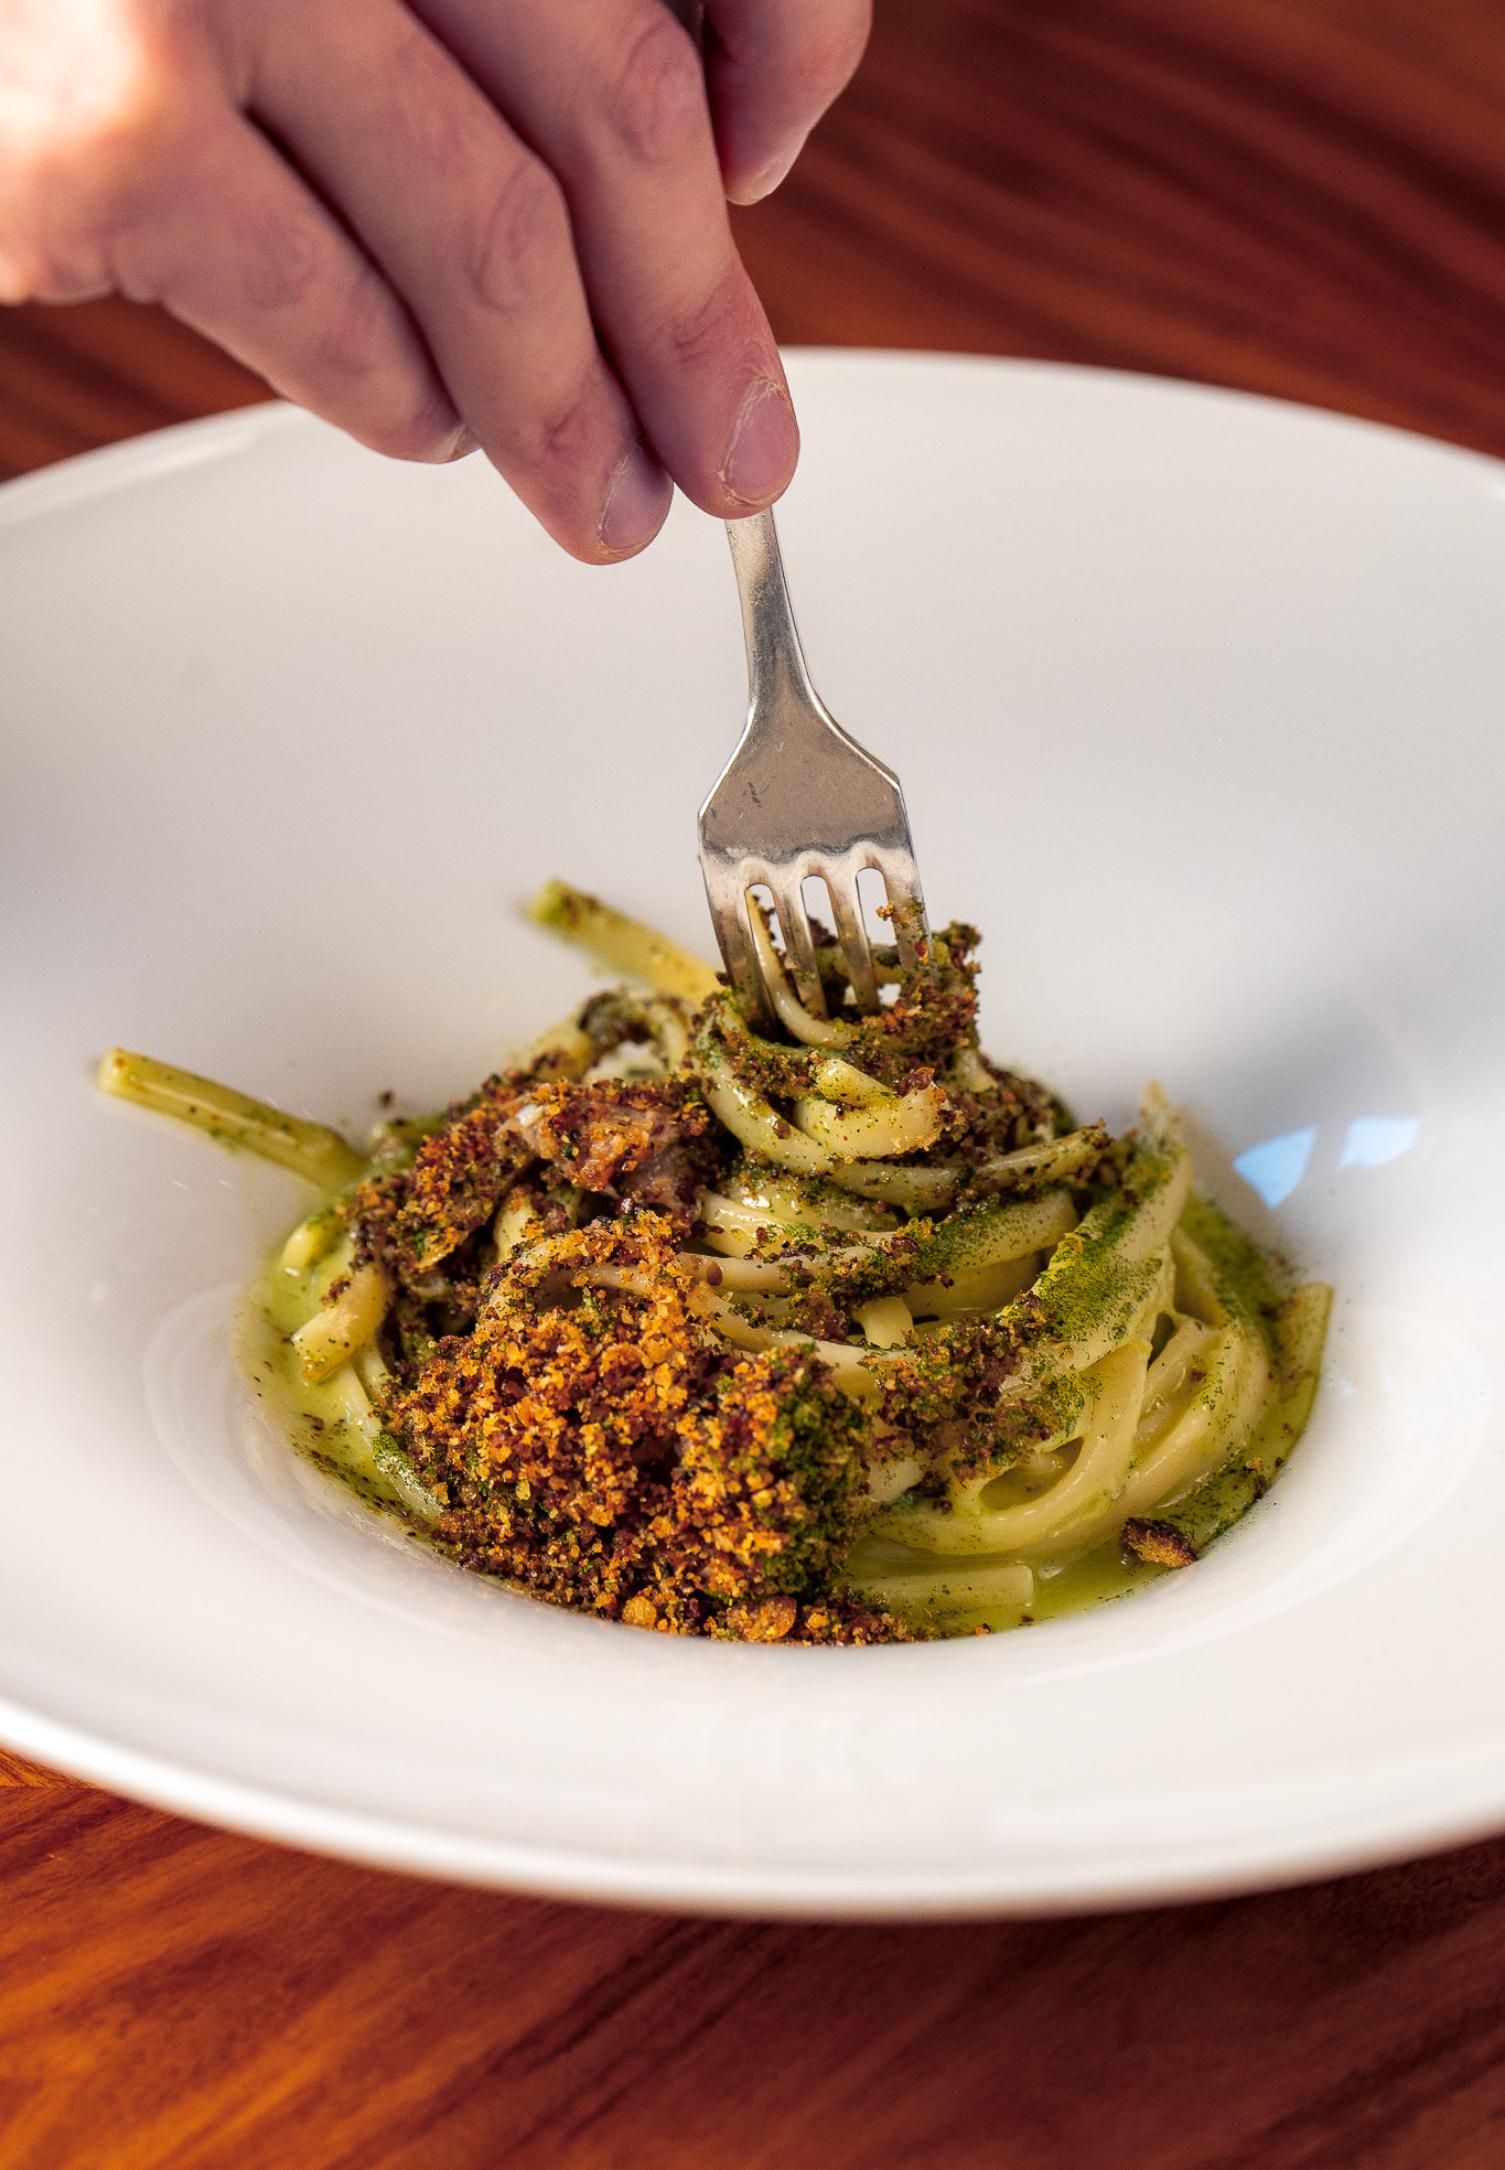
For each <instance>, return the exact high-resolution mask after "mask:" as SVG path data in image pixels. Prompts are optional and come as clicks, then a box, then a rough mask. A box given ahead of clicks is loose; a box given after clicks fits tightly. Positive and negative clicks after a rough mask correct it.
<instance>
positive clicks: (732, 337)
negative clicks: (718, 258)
mask: <svg viewBox="0 0 1505 2170" xmlns="http://www.w3.org/2000/svg"><path fill="white" fill-rule="evenodd" d="M743 287H744V275H743V273H742V272H741V269H740V267H739V266H738V265H737V264H735V263H732V264H729V265H728V266H727V268H726V270H725V271H724V272H723V273H722V274H721V276H720V277H719V278H718V279H716V280H715V281H714V283H713V284H712V286H711V288H710V290H709V292H707V293H706V294H704V295H702V296H701V298H700V299H699V300H698V301H695V302H691V303H688V304H686V305H685V306H684V307H682V308H680V309H677V310H675V311H673V312H672V313H671V314H670V316H669V317H668V319H667V320H666V322H665V324H664V327H663V343H664V346H665V347H666V349H667V350H668V354H669V357H670V359H671V361H672V362H673V363H674V364H675V365H676V366H677V367H678V368H680V369H682V370H684V371H686V372H687V373H690V374H695V373H697V372H699V371H702V370H704V369H705V368H707V367H708V366H709V365H711V364H714V363H717V362H724V361H726V360H727V359H728V357H730V356H732V355H734V354H737V353H740V352H741V351H742V350H743V349H744V348H746V347H749V346H751V345H752V344H754V343H755V342H754V341H753V339H752V337H751V326H750V324H749V321H748V315H749V312H748V309H747V306H746V297H745V295H744V292H743Z"/></svg>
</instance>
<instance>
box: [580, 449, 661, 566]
mask: <svg viewBox="0 0 1505 2170" xmlns="http://www.w3.org/2000/svg"><path fill="white" fill-rule="evenodd" d="M668 501H669V491H668V479H667V477H666V476H665V474H664V471H663V469H662V468H661V467H660V466H659V464H658V462H657V460H655V459H654V457H653V455H652V454H651V453H650V452H649V451H648V450H647V449H646V447H645V446H643V445H632V446H630V447H629V449H628V450H627V451H626V452H624V453H623V454H622V457H621V458H620V459H619V460H618V462H617V464H616V466H615V467H614V468H613V469H612V475H611V481H610V482H609V483H608V484H607V487H606V502H605V504H604V505H603V506H602V507H601V524H600V527H599V528H598V529H597V533H598V534H599V536H600V538H601V547H602V548H603V549H604V550H609V551H611V552H612V554H613V556H615V557H623V556H625V555H626V554H627V552H628V551H630V550H641V549H642V547H643V545H644V543H646V542H651V541H652V539H653V537H654V536H655V535H656V534H657V533H658V531H659V529H660V528H661V527H662V526H663V524H664V514H665V512H666V511H667V510H668Z"/></svg>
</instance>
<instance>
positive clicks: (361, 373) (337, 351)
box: [299, 265, 393, 383]
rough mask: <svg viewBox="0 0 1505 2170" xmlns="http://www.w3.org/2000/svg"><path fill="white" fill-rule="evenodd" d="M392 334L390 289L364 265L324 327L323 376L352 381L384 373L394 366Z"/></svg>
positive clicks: (320, 360) (320, 359) (320, 352)
mask: <svg viewBox="0 0 1505 2170" xmlns="http://www.w3.org/2000/svg"><path fill="white" fill-rule="evenodd" d="M299 283H300V284H302V283H303V282H301V281H300V282H299ZM392 334H393V324H392V304H391V301H390V298H389V296H388V293H387V290H386V288H385V287H384V286H383V284H382V282H381V280H380V278H379V277H378V276H377V274H376V273H375V272H374V271H372V270H369V269H368V268H367V267H366V266H365V265H362V266H361V267H360V269H359V270H358V271H357V272H356V274H355V276H354V277H353V278H352V279H351V280H350V282H349V284H348V285H347V287H346V288H345V291H344V293H343V294H342V295H341V296H340V298H339V300H338V301H337V302H336V303H334V304H333V306H332V307H331V308H330V310H329V313H328V315H327V317H326V319H325V322H324V324H323V326H322V327H321V331H320V336H319V340H318V355H317V361H318V366H319V373H320V375H321V376H327V377H333V378H336V379H346V380H349V381H350V382H352V383H355V382H360V381H362V380H365V379H369V378H372V377H376V376H378V375H380V373H381V372H382V370H383V369H385V368H388V367H390V365H391V361H392V345H393V338H392Z"/></svg>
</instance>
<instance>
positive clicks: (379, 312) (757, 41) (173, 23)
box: [0, 0, 869, 563]
mask: <svg viewBox="0 0 1505 2170" xmlns="http://www.w3.org/2000/svg"><path fill="white" fill-rule="evenodd" d="M706 15H707V20H708V36H707V61H706V64H705V65H704V66H702V61H701V57H700V54H699V52H698V51H697V49H696V47H695V45H694V43H693V42H692V40H691V39H690V37H689V36H688V35H687V34H686V32H685V30H684V29H683V28H682V26H681V25H680V23H679V22H678V21H676V19H675V18H674V16H673V15H672V14H671V12H670V10H669V8H668V7H667V6H666V5H664V4H663V0H409V4H404V0H0V300H3V301H24V300H40V301H72V300H81V299H84V298H85V297H88V296H92V295H96V294H100V293H107V292H111V291H118V292H120V293H123V294H127V295H129V296H131V297H132V298H134V299H136V300H142V301H157V302H161V303H163V304H164V305H165V306H166V307H167V308H168V309H170V310H171V311H172V313H173V314H174V315H175V316H177V317H180V318H181V319H182V320H183V321H184V322H185V323H187V324H191V325H193V326H194V327H195V328H196V329H197V330H199V331H201V332H204V333H206V334H207V335H208V336H209V337H210V338H212V339H215V340H217V341H218V342H219V344H220V345H222V346H224V347H226V348H228V349H229V351H230V352H231V353H232V354H235V355H237V356H238V357H239V358H240V359H241V360H242V361H244V362H246V363H248V364H249V365H250V366H251V367H252V368H253V369H256V370H259V371H260V372H261V374H262V375H263V376H265V377H266V378H267V379H268V381H269V382H270V383H271V384H272V385H273V386H274V387H275V388H276V389H277V390H278V391H280V392H282V393H284V394H285V395H286V396H287V397H288V398H290V399H295V400H298V401H300V402H301V403H302V405H304V406H306V407H309V408H311V409H312V410H313V411H314V413H316V414H320V415H323V416H325V417H326V418H327V419H328V420H329V421H332V422H336V423H338V424H339V425H340V426H341V427H342V428H343V429H346V430H348V431H349V432H350V433H351V435H352V436H355V437H358V438H359V439H360V440H361V441H362V442H363V443H365V444H368V445H373V446H375V447H376V449H377V450H378V451H382V452H387V453H392V454H394V455H396V456H397V457H398V458H401V459H417V460H433V461H442V460H449V459H453V458H456V457H458V456H459V455H460V454H461V453H462V452H464V451H468V450H470V449H472V447H473V445H474V444H476V443H479V445H480V446H481V448H482V449H483V450H484V451H485V452H486V453H487V455H488V456H489V457H490V459H491V460H492V461H493V462H494V463H495V465H496V466H497V468H498V469H499V470H500V471H501V473H502V474H503V475H505V477H506V478H507V480H508V482H510V483H511V485H512V487H513V488H514V489H515V490H516V491H517V493H518V495H519V496H520V497H521V498H522V499H523V500H524V502H525V503H526V504H527V505H529V506H530V507H531V509H532V510H533V511H534V512H535V513H536V514H537V516H538V518H539V519H540V520H541V521H542V522H543V524H544V526H545V527H546V528H547V529H548V530H549V532H550V533H551V534H552V535H553V536H554V537H555V538H556V539H557V540H558V541H559V542H560V543H562V544H563V545H564V547H565V549H567V550H569V551H571V552H572V553H573V554H574V555H575V556H576V557H579V558H582V559H585V560H587V561H590V562H592V563H605V562H609V561H611V560H613V559H617V558H622V557H628V556H631V555H632V554H633V553H634V552H636V551H638V550H640V549H642V548H643V546H644V545H645V544H646V543H648V542H649V541H650V540H651V539H652V537H653V536H654V535H655V534H656V533H657V532H658V529H659V527H660V526H661V524H662V522H663V519H664V516H665V514H666V512H667V511H668V506H669V498H670V494H671V488H670V478H671V477H672V479H673V481H675V482H677V483H678V484H679V485H680V487H681V488H682V489H683V490H684V491H685V492H686V493H687V494H688V495H689V496H690V497H692V498H693V499H694V500H695V502H696V504H698V505H700V506H702V507H703V508H704V509H705V510H706V511H707V512H711V513H716V514H719V515H721V516H723V517H728V518H735V517H736V516H737V515H738V514H740V513H746V512H748V511H751V510H753V509H755V508H756V507H759V506H761V505H764V504H767V503H768V502H769V501H770V500H772V499H773V498H775V497H777V496H778V494H779V492H780V491H781V490H782V489H783V488H784V486H785V484H786V483H787V482H788V480H789V477H790V474H791V473H792V471H793V468H794V463H795V459H796V457H797V453H798V435H797V431H796V428H795V422H794V415H793V411H792V409H791V407H790V404H789V394H788V389H787V387H786V385H785V382H784V375H783V371H782V369H781V367H780V364H779V357H778V352H777V349H776V347H775V344H774V339H773V334H772V332H771V331H770V329H769V326H768V322H767V319H766V317H765V316H764V314H763V310H762V308H761V306H760V305H759V302H758V299H757V296H756V294H755V293H754V292H753V289H752V285H751V283H750V281H749V280H748V277H747V274H746V272H745V270H744V269H743V267H742V265H741V262H740V261H739V259H738V256H737V253H736V249H735V247H734V246H733V243H732V238H731V232H730V228H729V226H728V222H727V215H726V201H725V199H726V197H727V196H731V197H732V198H733V199H734V200H735V201H738V202H752V201H755V200H756V199H757V198H758V197H759V196H760V195H763V194H766V193H767V192H768V191H769V190H770V189H772V188H773V187H775V186H776V185H777V183H778V181H779V180H780V179H781V178H782V177H783V173H784V172H785V171H787V168H788V166H789V164H790V163H791V162H792V160H793V157H794V155H795V154H796V153H797V151H798V149H799V146H800V144H801V143H802V142H803V140H804V136H805V134H806V133H807V132H808V130H809V128H810V127H811V126H813V124H814V122H815V121H816V120H817V119H818V118H819V116H820V114H821V113H822V112H823V111H824V110H825V108H826V106H827V105H828V104H829V103H830V102H831V100H832V99H833V98H834V97H835V96H836V94H837V93H838V91H839V90H840V89H841V88H842V87H843V85H844V84H845V83H846V81H847V79H848V78H849V76H850V75H851V73H852V71H853V69H854V68H855V67H856V64H857V61H858V58H859V56H860V54H861V51H862V47H863V44H864V41H865V38H866V34H867V27H868V18H869V0H708V5H707V7H706Z"/></svg>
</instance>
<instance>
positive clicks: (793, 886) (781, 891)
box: [773, 875, 826, 1017]
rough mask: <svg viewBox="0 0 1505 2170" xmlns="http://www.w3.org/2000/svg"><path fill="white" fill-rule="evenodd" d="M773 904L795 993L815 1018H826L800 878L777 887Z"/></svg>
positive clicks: (823, 992)
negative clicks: (777, 916)
mask: <svg viewBox="0 0 1505 2170" xmlns="http://www.w3.org/2000/svg"><path fill="white" fill-rule="evenodd" d="M773 905H774V910H775V911H776V912H777V913H778V915H779V929H780V932H781V933H782V934H783V937H784V965H785V969H786V970H787V971H788V972H790V973H792V975H793V978H794V985H795V991H796V993H797V994H798V995H799V998H800V1000H801V1002H802V1003H803V1004H804V1005H805V1008H806V1009H807V1010H809V1011H810V1012H811V1014H812V1016H815V1017H824V1016H825V1014H826V996H825V990H824V989H823V987H822V986H821V984H820V973H819V971H818V969H817V967H816V963H815V943H814V940H813V938H812V936H811V933H810V915H809V913H808V912H807V911H806V910H805V898H804V893H803V889H802V887H801V883H800V878H799V876H798V875H795V876H794V877H793V879H792V880H789V881H780V882H777V883H775V884H774V885H773Z"/></svg>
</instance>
